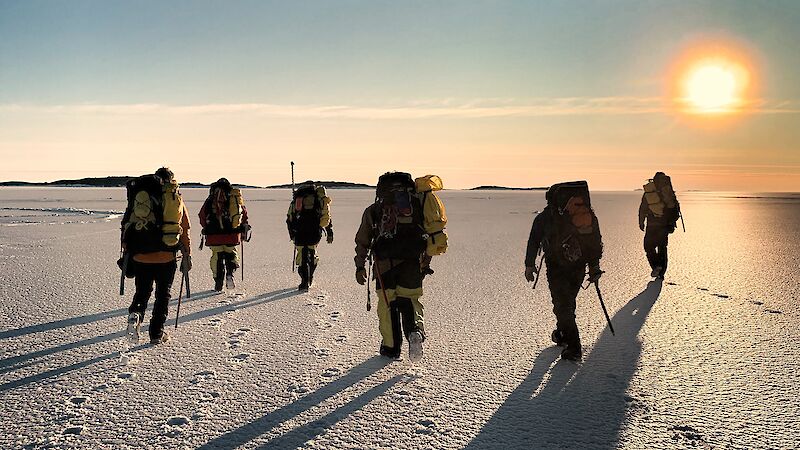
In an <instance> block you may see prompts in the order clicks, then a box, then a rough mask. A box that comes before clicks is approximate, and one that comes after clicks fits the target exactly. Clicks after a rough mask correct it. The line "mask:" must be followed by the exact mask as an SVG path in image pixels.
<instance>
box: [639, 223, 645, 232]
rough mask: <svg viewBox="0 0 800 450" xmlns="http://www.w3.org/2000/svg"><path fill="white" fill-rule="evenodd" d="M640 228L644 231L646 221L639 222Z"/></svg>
mask: <svg viewBox="0 0 800 450" xmlns="http://www.w3.org/2000/svg"><path fill="white" fill-rule="evenodd" d="M639 229H640V230H642V231H644V222H639Z"/></svg>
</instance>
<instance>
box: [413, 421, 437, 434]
mask: <svg viewBox="0 0 800 450" xmlns="http://www.w3.org/2000/svg"><path fill="white" fill-rule="evenodd" d="M435 432H436V422H434V421H433V419H420V420H418V421H417V429H416V433H417V434H433V433H435Z"/></svg>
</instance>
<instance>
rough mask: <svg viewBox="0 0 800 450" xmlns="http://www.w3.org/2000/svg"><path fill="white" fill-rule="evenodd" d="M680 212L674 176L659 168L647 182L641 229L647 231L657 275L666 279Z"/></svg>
mask: <svg viewBox="0 0 800 450" xmlns="http://www.w3.org/2000/svg"><path fill="white" fill-rule="evenodd" d="M680 216H681V205H680V203H678V199H677V197H676V196H675V191H674V190H673V189H672V180H671V179H670V177H668V176H667V175H666V174H664V172H656V174H655V175H654V176H653V178H652V179H651V180H649V181H648V182H647V184H645V185H644V194H642V202H641V204H640V205H639V229H640V230H642V231H644V232H645V233H644V251H645V254H646V255H647V261H648V262H649V263H650V268H651V269H652V272H651V273H650V276H651V277H653V278H661V279H663V278H664V275H665V274H666V273H667V244H668V243H669V235H670V234H672V233H673V232H674V231H675V227H676V226H677V224H678V218H680ZM645 223H646V224H647V226H646V228H645Z"/></svg>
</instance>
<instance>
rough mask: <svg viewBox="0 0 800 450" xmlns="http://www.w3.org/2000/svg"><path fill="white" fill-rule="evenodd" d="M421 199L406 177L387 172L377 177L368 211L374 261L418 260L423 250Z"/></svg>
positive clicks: (424, 244)
mask: <svg viewBox="0 0 800 450" xmlns="http://www.w3.org/2000/svg"><path fill="white" fill-rule="evenodd" d="M422 206H423V205H422V200H421V199H420V196H419V195H417V192H416V184H415V183H414V179H413V178H412V177H411V175H410V174H408V173H405V172H387V173H385V174H383V175H381V177H380V178H378V186H377V188H376V190H375V204H374V205H373V208H372V223H373V226H374V230H373V231H374V236H375V238H374V241H373V244H372V252H373V254H374V255H375V257H376V258H377V259H405V260H419V257H420V255H422V253H424V252H425V248H426V247H427V237H428V236H427V234H426V233H425V228H424V213H423V209H422Z"/></svg>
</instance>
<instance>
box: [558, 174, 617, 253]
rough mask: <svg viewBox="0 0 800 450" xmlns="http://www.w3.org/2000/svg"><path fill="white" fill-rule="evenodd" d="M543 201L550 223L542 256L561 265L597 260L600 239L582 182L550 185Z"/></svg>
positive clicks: (600, 249) (586, 187)
mask: <svg viewBox="0 0 800 450" xmlns="http://www.w3.org/2000/svg"><path fill="white" fill-rule="evenodd" d="M545 197H546V198H547V206H548V210H549V214H550V219H551V220H550V224H549V227H548V232H547V233H546V244H545V254H546V255H547V256H548V257H549V258H552V259H555V260H556V261H557V262H558V263H559V264H562V265H571V264H585V263H591V262H594V261H598V260H600V258H602V256H603V242H602V236H601V235H600V226H599V223H598V221H597V216H596V215H595V213H594V210H593V209H592V201H591V197H590V196H589V185H588V184H587V183H586V181H571V182H567V183H558V184H554V185H553V186H551V187H550V189H548V190H547V194H546V195H545Z"/></svg>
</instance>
